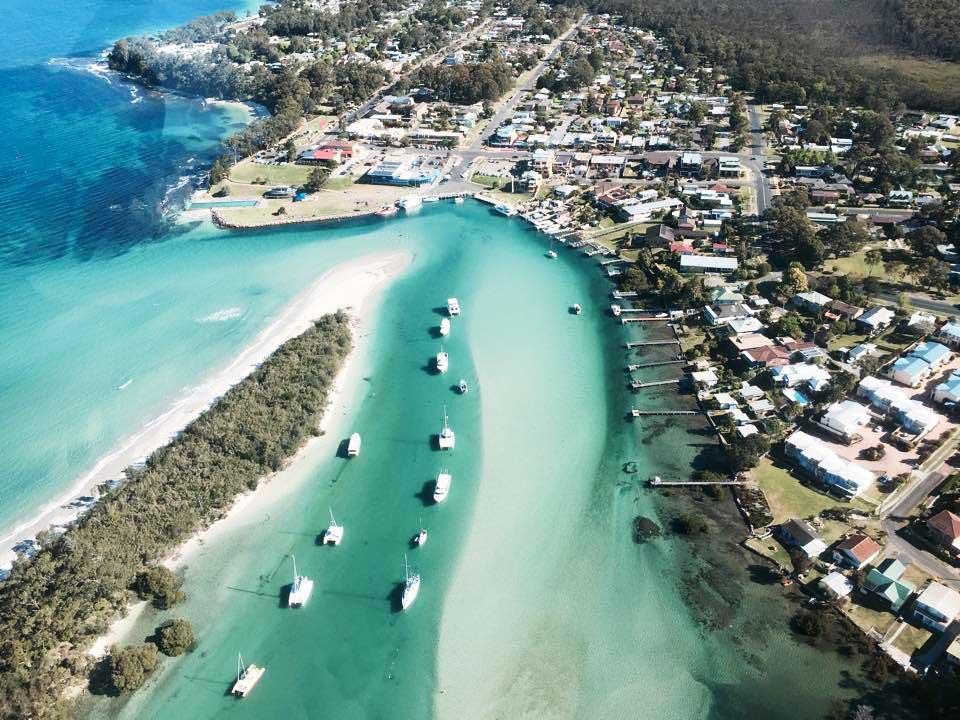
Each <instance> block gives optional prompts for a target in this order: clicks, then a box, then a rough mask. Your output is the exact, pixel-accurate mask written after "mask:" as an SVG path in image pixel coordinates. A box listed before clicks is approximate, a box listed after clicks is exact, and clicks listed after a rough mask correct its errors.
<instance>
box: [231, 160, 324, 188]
mask: <svg viewBox="0 0 960 720" xmlns="http://www.w3.org/2000/svg"><path fill="white" fill-rule="evenodd" d="M311 169H312V168H310V167H308V166H306V165H258V164H256V163H252V162H249V161H244V162H242V163H240V164H239V165H234V166H233V167H232V168H230V180H232V181H233V182H236V183H252V182H253V181H254V180H256V179H257V178H263V179H265V180H266V184H267V185H302V184H303V183H305V182H306V181H307V177H309V175H310V170H311Z"/></svg>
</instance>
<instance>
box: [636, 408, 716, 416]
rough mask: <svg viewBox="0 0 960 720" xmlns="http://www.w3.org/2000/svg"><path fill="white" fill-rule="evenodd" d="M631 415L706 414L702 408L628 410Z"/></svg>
mask: <svg viewBox="0 0 960 720" xmlns="http://www.w3.org/2000/svg"><path fill="white" fill-rule="evenodd" d="M630 414H631V415H632V416H633V417H651V416H653V415H706V413H705V412H703V411H702V410H637V409H636V408H634V409H633V410H631V411H630Z"/></svg>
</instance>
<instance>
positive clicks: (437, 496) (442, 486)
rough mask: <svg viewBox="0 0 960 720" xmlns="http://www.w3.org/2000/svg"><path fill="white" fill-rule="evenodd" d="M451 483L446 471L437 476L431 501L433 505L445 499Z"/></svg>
mask: <svg viewBox="0 0 960 720" xmlns="http://www.w3.org/2000/svg"><path fill="white" fill-rule="evenodd" d="M452 481H453V476H452V475H451V474H450V473H448V472H446V471H443V472H440V473H438V474H437V482H436V484H435V485H434V486H433V501H434V502H435V503H442V502H443V501H444V500H446V499H447V495H449V494H450V483H451V482H452Z"/></svg>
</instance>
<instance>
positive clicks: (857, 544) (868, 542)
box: [833, 533, 882, 570]
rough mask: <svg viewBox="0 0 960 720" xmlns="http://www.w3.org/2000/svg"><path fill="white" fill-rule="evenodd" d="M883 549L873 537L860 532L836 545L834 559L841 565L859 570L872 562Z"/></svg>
mask: <svg viewBox="0 0 960 720" xmlns="http://www.w3.org/2000/svg"><path fill="white" fill-rule="evenodd" d="M881 549H882V548H881V547H880V545H879V544H878V543H877V542H876V541H875V540H874V539H873V538H870V537H868V536H866V535H862V534H859V533H858V534H854V535H850V536H848V537H846V538H844V539H843V540H841V541H840V542H838V543H837V544H836V545H835V546H834V548H833V560H834V562H836V563H839V564H840V565H846V566H847V567H851V568H853V569H854V570H859V569H860V568H862V567H863V566H864V565H867V564H869V563H870V562H872V561H873V560H874V559H875V558H876V557H877V555H879V554H880V550H881Z"/></svg>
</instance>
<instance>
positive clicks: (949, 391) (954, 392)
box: [933, 370, 960, 403]
mask: <svg viewBox="0 0 960 720" xmlns="http://www.w3.org/2000/svg"><path fill="white" fill-rule="evenodd" d="M933 401H934V402H935V403H948V402H950V403H956V402H960V371H957V370H954V371H953V372H952V373H951V374H950V377H949V378H947V379H946V380H945V381H944V382H942V383H940V384H939V385H937V386H936V387H935V388H934V389H933Z"/></svg>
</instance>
